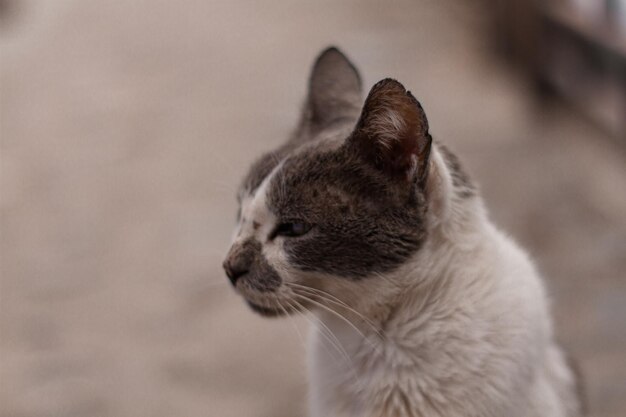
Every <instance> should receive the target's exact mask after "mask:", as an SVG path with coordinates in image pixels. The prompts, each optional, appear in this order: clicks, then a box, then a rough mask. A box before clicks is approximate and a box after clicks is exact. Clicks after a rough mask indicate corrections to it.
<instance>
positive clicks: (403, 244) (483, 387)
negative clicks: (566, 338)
mask: <svg viewBox="0 0 626 417" xmlns="http://www.w3.org/2000/svg"><path fill="white" fill-rule="evenodd" d="M361 84H362V83H361V78H360V75H359V73H358V71H357V69H356V67H355V66H354V65H353V64H352V63H351V62H350V60H349V59H348V58H347V57H346V56H345V55H344V54H343V53H342V52H340V51H339V50H338V49H337V48H335V47H331V48H328V49H326V50H325V51H323V52H322V53H321V55H320V56H319V57H318V58H317V60H316V61H315V64H314V65H313V69H312V73H311V75H310V78H309V91H308V97H307V98H306V101H305V105H304V109H303V111H302V115H301V117H300V121H299V123H298V124H297V127H296V128H295V130H294V132H293V134H292V135H291V137H290V138H289V139H288V140H287V141H286V142H285V143H284V144H283V145H282V146H280V147H279V148H278V149H276V150H274V151H273V152H270V153H268V154H266V155H264V156H262V157H261V158H260V159H259V160H257V161H256V162H255V163H254V164H253V165H252V167H251V168H250V170H249V172H248V174H247V176H246V177H245V179H244V181H243V183H242V185H241V187H240V189H239V191H238V195H237V199H238V203H239V212H238V215H237V227H236V230H235V233H234V239H233V243H232V246H231V248H230V250H229V253H228V255H227V257H226V260H225V261H224V265H223V266H224V269H225V271H226V274H227V275H228V277H229V279H230V281H231V283H232V284H233V286H234V287H235V290H236V291H237V293H239V294H240V295H241V296H242V297H243V298H244V299H245V301H246V302H247V303H248V305H249V306H250V307H251V308H252V310H254V311H256V312H257V313H259V314H261V315H263V316H282V315H287V314H294V313H297V312H305V311H306V312H310V313H312V316H311V317H312V322H313V323H315V326H313V328H312V330H311V335H310V340H309V347H308V355H309V357H308V359H309V361H308V362H309V363H308V365H309V378H310V388H309V390H310V392H309V402H310V405H309V412H310V415H311V417H348V416H350V417H357V416H358V417H403V416H406V417H575V416H580V415H582V410H581V408H582V406H581V403H580V401H579V397H578V395H577V393H576V379H575V377H574V374H573V372H572V371H571V369H570V368H569V367H568V365H567V363H566V360H565V357H564V354H563V353H562V351H561V350H560V348H559V347H558V346H557V345H556V343H555V341H554V336H553V331H552V324H551V318H550V312H549V307H548V300H547V297H546V291H545V289H544V286H543V284H542V280H541V279H540V277H539V275H538V273H537V271H536V270H535V268H534V266H533V264H532V262H531V261H530V260H529V258H528V256H527V255H526V254H525V252H524V251H523V250H522V249H520V248H519V247H518V246H517V245H516V244H515V243H514V242H513V241H512V240H511V239H510V238H508V237H507V236H505V235H504V234H503V233H502V232H500V231H499V230H498V229H496V227H495V226H494V225H493V224H492V223H491V222H490V220H489V219H488V216H487V212H486V210H485V208H484V205H483V202H482V200H481V198H480V195H479V191H478V188H477V187H476V186H475V185H474V183H473V182H472V181H471V179H470V177H469V176H468V175H467V173H466V172H465V171H464V170H463V168H462V167H461V164H460V163H459V160H458V159H457V157H456V156H455V155H454V154H453V153H452V152H450V150H448V148H446V147H445V146H444V145H443V144H441V143H439V142H438V141H433V140H432V138H431V135H430V133H429V127H428V120H427V118H426V114H425V112H424V110H423V108H422V106H421V105H420V103H419V102H418V101H417V100H416V99H415V97H413V95H412V94H411V93H410V92H409V91H407V90H406V89H405V88H404V86H403V85H402V84H400V83H399V82H398V81H396V80H393V79H384V80H382V81H380V82H378V83H377V84H375V85H374V86H373V87H372V89H371V90H370V92H369V94H368V95H367V98H366V99H365V103H364V104H362V89H361Z"/></svg>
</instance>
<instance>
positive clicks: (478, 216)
mask: <svg viewBox="0 0 626 417" xmlns="http://www.w3.org/2000/svg"><path fill="white" fill-rule="evenodd" d="M454 216H455V218H454V219H449V221H447V222H445V223H440V224H439V225H438V226H436V227H435V228H434V229H433V230H431V231H430V235H429V238H428V239H427V240H426V242H425V243H424V246H423V247H422V248H421V249H420V251H419V252H418V254H417V255H416V256H415V257H414V258H413V259H411V260H410V261H409V262H407V263H406V264H405V265H403V266H401V267H400V268H398V269H397V270H396V271H393V272H391V273H387V274H376V276H373V277H369V278H366V279H364V280H362V281H361V282H359V285H360V291H362V292H363V293H367V296H365V297H360V298H359V300H356V302H357V304H356V305H353V306H352V307H353V308H346V307H342V306H340V305H338V304H337V305H335V306H333V308H332V310H334V311H330V309H324V310H321V311H319V312H318V313H317V315H318V318H319V320H320V321H321V322H323V323H324V325H326V326H328V327H330V328H331V330H332V331H333V332H335V333H337V332H338V333H341V334H346V335H351V336H352V337H356V339H359V338H361V339H363V336H365V337H366V338H367V340H365V341H367V343H369V344H371V343H370V341H371V342H373V343H374V344H378V343H382V344H393V343H398V342H400V343H402V342H403V340H402V338H403V336H402V333H403V331H404V330H405V329H403V322H412V327H415V323H416V322H417V321H420V320H424V319H425V318H427V317H431V316H437V315H438V314H445V313H444V312H443V310H444V309H446V308H448V307H449V306H451V305H456V304H458V302H457V301H458V300H457V299H458V298H459V297H467V296H468V295H469V294H470V292H471V289H469V288H467V287H469V286H471V285H472V279H471V277H469V276H468V273H467V271H463V272H461V271H462V269H463V266H464V265H468V264H470V261H471V260H475V259H476V258H477V257H481V256H483V255H482V254H484V253H493V250H492V249H493V247H494V246H497V245H498V242H499V239H500V238H501V235H500V234H499V232H497V230H496V229H495V228H494V227H493V225H492V224H491V223H490V222H489V221H488V219H487V217H486V215H485V212H484V209H483V205H482V202H481V201H480V199H479V198H475V199H474V201H471V202H469V201H466V202H464V204H463V207H462V208H458V207H457V208H455V212H454ZM460 274H464V279H455V278H456V277H458V276H459V275H460ZM483 279H484V278H483ZM340 297H341V298H342V299H345V300H348V299H349V298H348V297H349V294H348V293H346V294H341V295H340ZM362 300H367V304H365V302H364V301H362Z"/></svg>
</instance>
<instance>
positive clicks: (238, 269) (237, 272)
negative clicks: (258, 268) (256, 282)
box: [222, 259, 249, 286]
mask: <svg viewBox="0 0 626 417" xmlns="http://www.w3.org/2000/svg"><path fill="white" fill-rule="evenodd" d="M222 266H223V267H224V271H226V275H227V276H228V279H230V283H231V284H233V286H235V284H236V283H237V280H238V279H239V278H241V277H242V276H244V275H246V274H247V273H248V271H249V269H248V268H247V267H245V266H243V265H241V264H238V263H233V262H231V261H230V260H228V259H227V260H225V261H224V264H223V265H222Z"/></svg>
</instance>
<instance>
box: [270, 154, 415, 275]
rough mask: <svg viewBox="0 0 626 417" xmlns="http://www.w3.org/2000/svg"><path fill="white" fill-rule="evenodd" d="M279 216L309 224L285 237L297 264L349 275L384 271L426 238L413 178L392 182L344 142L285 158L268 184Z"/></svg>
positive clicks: (286, 248) (401, 261)
mask: <svg viewBox="0 0 626 417" xmlns="http://www.w3.org/2000/svg"><path fill="white" fill-rule="evenodd" d="M268 206H269V208H270V210H272V211H273V212H274V214H275V215H276V216H277V217H278V218H279V219H280V220H279V221H292V220H296V219H297V220H302V221H304V222H306V223H309V224H312V225H314V227H313V229H312V230H311V231H310V232H309V233H307V234H306V235H304V236H301V237H296V238H285V242H284V249H285V251H286V253H287V256H288V259H289V261H290V263H291V264H292V265H294V266H295V267H297V268H299V269H301V270H305V271H317V272H324V273H329V274H334V275H340V276H343V277H350V278H362V277H365V276H368V275H371V274H372V273H385V272H388V271H390V270H393V269H395V268H397V267H398V266H400V265H401V264H403V263H404V262H406V261H407V259H408V258H409V257H410V256H411V255H412V254H414V253H415V252H416V251H417V250H418V249H419V247H420V246H421V244H422V242H423V240H424V239H425V237H426V228H425V225H424V214H425V212H426V201H425V198H424V194H423V192H422V190H421V189H420V188H419V187H418V186H417V184H410V183H407V182H405V181H398V182H393V181H391V179H390V177H388V176H387V175H386V174H385V173H384V172H382V171H380V170H378V169H376V168H375V167H373V166H372V165H371V164H369V163H366V162H365V161H364V160H363V159H362V158H360V157H359V156H358V155H357V154H355V152H354V151H353V149H352V148H351V147H349V146H347V145H344V146H342V147H340V148H339V149H338V150H332V151H327V150H320V149H316V148H314V147H310V148H307V149H305V150H303V151H302V152H300V153H297V154H295V155H293V156H291V157H289V158H287V159H286V160H285V162H284V164H283V166H282V168H281V170H280V171H278V172H277V174H276V176H275V177H274V178H273V179H272V182H271V183H270V189H269V191H268Z"/></svg>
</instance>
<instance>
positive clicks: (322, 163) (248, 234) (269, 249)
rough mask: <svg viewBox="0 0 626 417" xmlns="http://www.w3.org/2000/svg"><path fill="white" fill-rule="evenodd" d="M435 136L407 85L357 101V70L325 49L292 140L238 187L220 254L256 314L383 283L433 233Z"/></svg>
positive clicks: (344, 298) (345, 297) (357, 293)
mask: <svg viewBox="0 0 626 417" xmlns="http://www.w3.org/2000/svg"><path fill="white" fill-rule="evenodd" d="M431 142H432V141H431V136H430V134H429V132H428V122H427V119H426V115H425V113H424V110H423V109H422V107H421V105H420V104H419V102H418V101H417V100H416V99H415V98H414V97H413V95H412V94H411V93H410V92H409V91H407V90H406V89H405V88H404V87H403V86H402V84H400V83H399V82H397V81H395V80H392V79H385V80H382V81H380V82H378V83H377V84H376V85H374V86H373V87H372V89H371V90H370V92H369V94H368V95H367V98H366V99H365V103H364V104H362V92H361V80H360V77H359V75H358V72H357V71H356V69H355V67H354V66H353V65H352V64H351V63H350V61H349V60H348V59H347V58H346V57H345V56H344V55H343V54H342V53H341V52H339V51H338V50H337V49H336V48H329V49H327V50H325V51H324V52H323V53H322V54H321V55H320V57H319V58H318V59H317V61H316V62H315V64H314V67H313V71H312V74H311V77H310V80H309V93H308V98H307V100H306V103H305V108H304V111H303V114H302V118H301V120H300V123H299V125H298V128H297V129H296V131H295V133H294V135H293V137H291V138H290V139H289V141H287V143H285V144H284V145H283V146H281V147H280V148H279V149H277V150H275V151H274V152H271V153H269V154H266V155H264V156H263V157H261V158H260V159H259V160H258V161H257V162H256V163H255V164H254V165H253V166H252V167H251V169H250V171H249V173H248V175H247V176H246V178H245V180H244V181H243V184H242V186H241V188H240V190H239V193H238V202H239V213H238V216H237V226H236V230H235V234H234V240H233V243H232V246H231V248H230V251H229V253H228V255H227V257H226V260H225V262H224V269H225V270H226V273H227V275H228V277H229V278H230V280H231V282H232V283H233V285H234V286H235V288H236V290H237V292H238V293H240V294H241V295H242V296H243V297H244V298H245V300H246V301H247V302H248V304H249V305H250V306H251V307H252V308H253V309H254V310H255V311H257V312H259V313H261V314H264V315H280V314H282V313H286V312H290V311H294V310H298V309H300V308H301V307H303V306H304V307H307V308H313V307H315V306H319V304H316V303H320V304H324V303H329V302H331V301H330V300H331V299H332V297H334V298H335V299H336V300H340V301H341V302H345V303H347V304H351V305H353V304H356V303H358V301H359V297H361V296H364V295H362V294H363V293H364V290H363V288H364V283H365V282H367V286H369V287H370V288H374V287H376V288H377V291H378V290H381V291H384V288H383V287H382V286H384V285H387V284H385V280H388V276H389V275H390V273H392V272H393V271H395V270H397V269H398V268H400V267H401V266H402V265H403V264H405V263H407V262H408V260H409V259H411V258H412V257H413V256H414V255H415V254H416V253H417V252H419V251H420V248H421V247H422V246H423V244H424V242H425V240H426V239H427V237H428V227H427V218H426V217H427V213H428V210H429V204H430V201H429V196H428V194H429V192H428V185H427V184H428V183H429V181H428V179H429V172H430V171H431V169H430V168H429V167H430V163H429V161H430V160H431V158H432V155H431ZM373 282H378V283H380V284H381V285H377V286H376V285H373V284H372V283H373ZM389 285H393V283H390V284H389ZM381 288H382V289H381ZM337 302H338V301H337Z"/></svg>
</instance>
